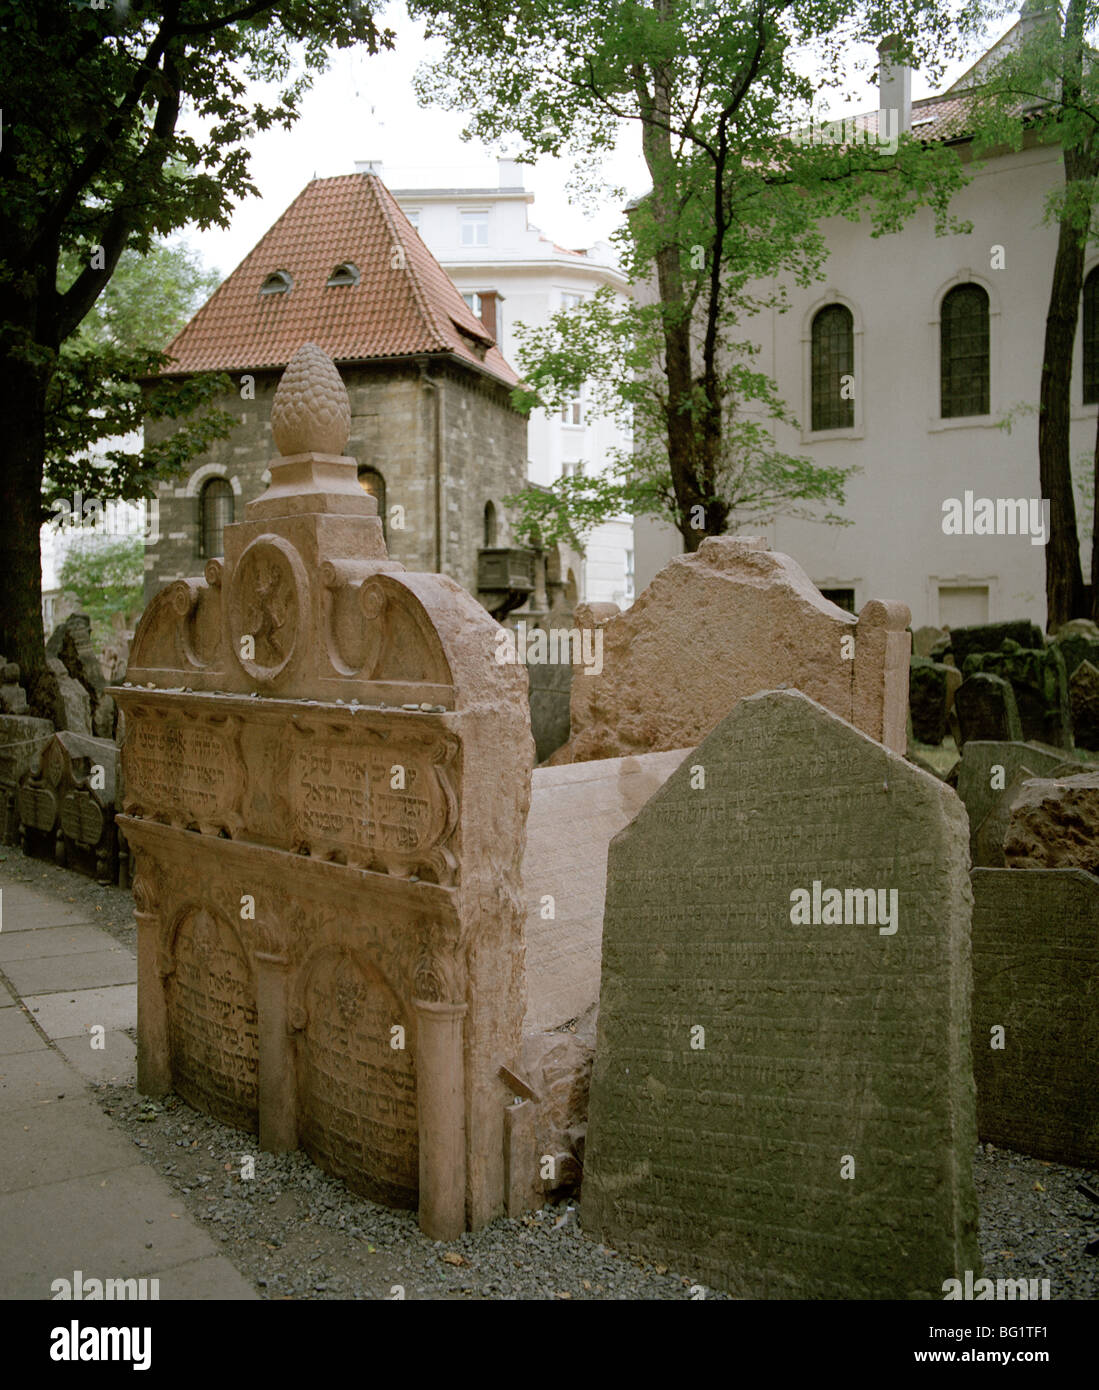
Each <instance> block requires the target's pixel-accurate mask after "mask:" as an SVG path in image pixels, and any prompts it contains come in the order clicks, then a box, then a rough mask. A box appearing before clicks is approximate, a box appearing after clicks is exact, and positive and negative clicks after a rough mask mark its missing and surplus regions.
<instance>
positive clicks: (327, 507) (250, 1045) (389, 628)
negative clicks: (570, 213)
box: [112, 345, 533, 1239]
mask: <svg viewBox="0 0 1099 1390" xmlns="http://www.w3.org/2000/svg"><path fill="white" fill-rule="evenodd" d="M349 420H350V409H349V406H348V401H347V393H346V391H345V390H344V387H343V384H342V382H341V380H340V377H339V374H338V372H337V371H336V368H335V366H334V365H333V363H332V362H331V360H330V359H328V358H327V357H326V356H325V354H324V353H323V352H321V351H320V349H319V348H316V347H314V346H312V345H306V347H304V348H303V349H301V350H300V351H299V352H298V353H297V354H296V355H295V357H294V359H293V361H292V362H291V363H290V366H289V367H288V368H287V370H286V372H285V373H284V375H283V379H282V382H281V383H280V386H279V390H278V392H277V393H276V397H275V401H274V404H273V408H272V430H273V433H274V437H275V442H276V444H277V445H278V447H279V448H280V449H281V450H283V452H284V456H283V457H281V458H278V459H275V460H273V461H272V463H271V482H270V485H269V487H268V489H267V491H266V492H265V493H264V494H263V495H262V496H261V497H259V498H257V499H256V500H255V501H253V502H251V503H249V504H248V506H247V508H246V512H245V520H244V521H243V522H241V523H239V524H236V525H230V526H228V527H226V530H225V558H224V560H211V561H210V562H209V563H208V564H207V566H206V570H205V575H204V577H203V578H201V579H187V580H179V581H177V582H176V583H174V584H171V585H169V586H167V587H166V588H165V589H163V590H162V591H161V592H160V593H159V594H158V595H157V596H156V597H155V598H154V599H153V601H152V602H151V603H150V604H149V606H148V608H147V609H146V611H145V613H144V615H143V617H142V619H141V623H140V625H139V627H138V629H137V632H136V633H135V635H134V640H133V644H132V647H131V652H130V664H129V667H128V669H127V673H126V674H127V680H126V683H125V685H124V686H122V687H118V688H115V689H114V690H112V694H114V696H115V698H116V699H117V701H118V704H119V706H120V708H121V709H122V710H123V711H124V713H125V716H126V739H125V744H124V747H123V753H122V758H123V770H124V773H125V786H126V791H125V798H124V807H123V809H124V812H125V814H124V815H122V816H121V817H119V822H120V824H121V826H122V827H123V829H124V833H125V835H126V838H127V841H128V842H129V844H130V846H131V848H132V849H133V852H134V856H135V862H136V874H135V881H134V895H135V899H136V908H137V911H136V917H137V922H138V971H139V984H138V1086H139V1089H140V1090H141V1091H143V1092H144V1093H146V1094H152V1095H156V1094H162V1093H163V1092H165V1091H166V1090H168V1089H169V1088H170V1087H172V1086H176V1087H177V1088H178V1089H179V1090H180V1091H181V1093H183V1094H184V1095H186V1096H187V1098H188V1099H189V1100H190V1101H191V1102H192V1103H193V1104H194V1105H196V1106H199V1107H200V1108H202V1109H204V1110H207V1111H209V1112H210V1113H211V1114H216V1115H218V1116H219V1117H221V1118H223V1119H226V1120H229V1121H230V1122H231V1123H234V1124H239V1125H241V1126H243V1127H245V1128H249V1127H252V1128H254V1127H256V1126H257V1125H258V1129H259V1136H260V1144H261V1147H263V1148H266V1149H285V1148H294V1147H296V1146H297V1145H298V1144H299V1143H300V1144H302V1145H304V1147H306V1148H307V1149H308V1151H309V1152H310V1153H311V1154H312V1155H313V1156H314V1158H315V1159H316V1161H317V1162H318V1163H320V1164H321V1165H323V1166H324V1167H326V1168H328V1169H329V1170H330V1171H332V1172H335V1173H338V1174H339V1175H340V1176H342V1177H344V1178H346V1179H347V1181H348V1182H349V1183H352V1184H353V1185H354V1186H356V1187H357V1188H358V1189H359V1190H361V1191H364V1192H369V1193H371V1194H372V1195H375V1196H380V1197H382V1198H383V1199H384V1200H387V1201H393V1202H399V1203H401V1204H403V1205H418V1208H419V1213H420V1221H421V1224H422V1225H423V1227H424V1229H425V1230H426V1231H428V1232H429V1233H430V1234H431V1235H432V1236H434V1237H436V1238H439V1239H450V1238H453V1237H454V1236H456V1235H457V1234H458V1233H459V1232H461V1231H462V1230H464V1229H466V1227H467V1226H470V1227H473V1228H476V1227H477V1226H480V1225H482V1224H484V1222H486V1221H489V1220H491V1219H492V1218H493V1217H494V1216H496V1215H497V1214H499V1213H500V1212H501V1211H502V1210H503V1208H504V1203H505V1197H506V1192H507V1168H506V1165H507V1161H508V1160H507V1155H506V1154H505V1133H506V1121H505V1109H506V1107H507V1106H508V1105H509V1104H510V1102H511V1100H512V1094H511V1091H510V1090H509V1088H508V1087H507V1086H506V1085H505V1083H504V1082H503V1081H502V1080H501V1078H500V1075H499V1073H500V1068H501V1067H502V1066H504V1067H509V1068H513V1067H514V1066H516V1065H517V1064H518V1058H519V1056H520V1051H521V1029H522V1012H523V1004H524V995H525V985H524V978H523V910H522V893H521V885H520V858H521V852H522V840H523V823H524V817H525V815H526V811H527V808H528V805H529V799H530V772H531V762H532V754H533V745H532V740H531V736H530V718H529V713H528V710H527V698H526V677H525V674H524V672H523V671H522V670H521V669H520V668H518V667H517V666H508V665H501V664H500V663H498V662H497V661H496V659H495V654H496V651H497V644H496V641H495V636H496V633H497V631H498V630H499V629H498V626H497V624H496V623H495V622H494V621H493V620H492V618H490V617H489V615H488V614H487V613H486V612H485V610H484V609H483V608H482V607H481V605H480V604H478V603H477V602H476V601H475V600H474V599H473V598H472V597H471V596H470V595H469V594H467V593H466V592H465V590H464V589H462V588H460V587H459V586H458V585H457V584H456V583H454V581H453V580H451V579H448V578H446V577H445V576H442V575H435V574H408V573H406V572H405V571H404V569H403V567H402V566H401V565H399V564H397V563H396V562H395V561H392V560H390V559H389V558H388V557H387V555H386V550H385V544H384V541H383V539H382V531H381V522H380V521H379V519H378V516H377V507H376V502H375V500H374V498H373V497H370V496H368V495H367V494H366V493H365V492H364V491H363V490H362V488H361V487H360V486H359V483H358V480H357V477H356V463H355V460H354V459H351V458H347V457H344V456H343V455H341V454H340V452H339V451H340V450H341V449H342V448H343V447H344V443H345V441H346V439H347V433H348V423H349Z"/></svg>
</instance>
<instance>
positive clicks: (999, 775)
mask: <svg viewBox="0 0 1099 1390" xmlns="http://www.w3.org/2000/svg"><path fill="white" fill-rule="evenodd" d="M1063 762H1064V754H1063V753H1061V752H1059V751H1057V750H1056V749H1044V748H1041V747H1040V746H1039V745H1038V744H1036V743H1019V742H1011V741H1007V740H1002V741H997V740H994V739H972V740H970V741H969V742H968V743H966V745H965V747H964V748H963V749H962V760H961V764H960V765H959V767H958V795H959V796H960V797H961V799H962V801H963V802H964V803H965V809H966V813H967V814H968V816H969V836H970V841H969V848H970V854H971V856H972V857H973V859H974V862H976V855H977V832H978V830H979V829H980V827H981V824H982V822H983V821H984V819H985V817H986V816H987V815H988V814H989V812H990V811H992V810H993V809H994V808H995V807H997V806H1000V805H1001V803H1002V802H1003V800H1004V797H1005V795H1006V793H1007V789H1008V788H1009V787H1010V786H1011V784H1012V782H1013V781H1014V780H1015V778H1016V776H1017V774H1018V773H1019V772H1020V771H1021V770H1022V769H1023V768H1024V767H1026V768H1030V769H1031V772H1032V774H1033V775H1034V776H1035V777H1040V776H1044V775H1047V774H1049V773H1051V772H1053V770H1054V769H1055V768H1057V767H1060V766H1061V764H1062V763H1063ZM997 769H1002V771H997ZM994 782H995V783H996V785H995V786H994V785H993V783H994ZM1008 805H1009V806H1010V802H1008ZM1000 843H1001V846H1002V844H1003V841H1002V839H1001V842H1000ZM1000 867H1002V865H1001V866H1000Z"/></svg>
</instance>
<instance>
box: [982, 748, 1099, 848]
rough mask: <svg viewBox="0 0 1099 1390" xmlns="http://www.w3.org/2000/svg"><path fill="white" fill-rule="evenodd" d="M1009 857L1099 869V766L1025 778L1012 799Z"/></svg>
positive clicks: (1006, 837) (1007, 839)
mask: <svg viewBox="0 0 1099 1390" xmlns="http://www.w3.org/2000/svg"><path fill="white" fill-rule="evenodd" d="M1004 863H1005V864H1006V865H1007V867H1008V868H1009V869H1086V870H1087V871H1088V873H1092V874H1099V768H1092V769H1091V770H1088V771H1081V772H1075V771H1074V772H1073V773H1072V775H1070V776H1062V775H1059V774H1058V773H1057V772H1054V774H1053V775H1052V776H1050V777H1035V778H1032V779H1031V780H1030V781H1028V782H1024V783H1023V785H1022V786H1021V787H1020V788H1019V791H1018V794H1017V795H1016V797H1015V799H1014V801H1013V802H1012V805H1011V816H1010V819H1009V821H1008V827H1007V831H1006V833H1005V835H1004Z"/></svg>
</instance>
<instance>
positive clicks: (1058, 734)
mask: <svg viewBox="0 0 1099 1390" xmlns="http://www.w3.org/2000/svg"><path fill="white" fill-rule="evenodd" d="M977 672H985V673H988V674H991V675H994V676H1002V677H1003V678H1004V680H1006V681H1009V682H1010V684H1011V689H1012V692H1013V693H1014V696H1015V704H1016V706H1017V708H1018V711H1019V722H1020V723H1021V725H1022V730H1023V732H1022V737H1023V738H1025V739H1030V740H1033V741H1034V742H1037V743H1045V744H1048V745H1049V746H1051V747H1054V748H1064V749H1067V750H1070V751H1071V749H1072V746H1073V744H1072V715H1071V712H1070V709H1069V699H1068V678H1067V676H1066V675H1065V660H1064V657H1063V656H1062V655H1061V651H1060V648H1059V647H1057V646H1056V645H1053V646H1049V647H1044V648H1041V649H1035V648H1033V647H1020V646H1019V645H1018V643H1016V642H1012V641H1010V640H1007V641H1005V642H1004V644H1003V646H1002V648H1001V649H1000V650H999V651H996V652H976V653H971V654H970V655H969V656H967V657H966V659H965V665H964V667H963V668H962V674H963V675H964V676H965V677H966V679H967V680H969V679H972V677H973V676H974V674H976V673H977ZM963 688H964V686H963Z"/></svg>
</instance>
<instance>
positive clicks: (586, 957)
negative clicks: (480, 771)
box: [523, 749, 690, 1032]
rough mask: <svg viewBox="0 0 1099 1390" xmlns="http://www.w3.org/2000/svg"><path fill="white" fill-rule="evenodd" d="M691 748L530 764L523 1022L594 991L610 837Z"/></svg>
mask: <svg viewBox="0 0 1099 1390" xmlns="http://www.w3.org/2000/svg"><path fill="white" fill-rule="evenodd" d="M689 751H690V750H689V749H677V750H674V751H671V752H668V753H644V754H641V755H640V756H639V757H630V758H601V759H599V760H597V761H595V762H589V763H573V764H570V765H567V766H565V767H545V768H535V770H534V775H533V779H532V782H531V801H530V814H529V816H528V817H527V844H526V851H525V853H524V856H523V891H524V894H525V896H526V902H527V1013H526V1019H525V1022H524V1029H525V1031H527V1032H533V1031H537V1030H539V1029H543V1028H555V1027H556V1026H557V1025H558V1024H560V1023H566V1022H568V1021H569V1020H570V1019H573V1018H577V1017H579V1016H580V1015H581V1014H582V1013H584V1011H585V1010H586V1009H588V1008H589V1007H590V1006H591V1005H592V1004H594V1003H595V1001H596V1000H597V999H598V998H599V960H600V953H601V941H602V935H603V898H604V894H605V893H606V887H607V846H608V845H609V844H610V842H611V840H612V839H613V838H614V836H615V835H617V834H618V832H619V831H620V830H621V829H622V828H623V827H624V826H626V825H628V824H629V823H630V821H631V820H632V819H633V817H634V816H635V815H636V814H637V812H638V811H639V810H640V809H641V807H642V806H643V805H644V804H645V802H646V801H647V800H648V799H649V797H650V796H652V794H653V793H654V792H655V791H657V790H658V789H659V788H660V787H661V786H663V784H664V782H665V781H666V780H667V778H668V777H670V776H671V774H672V773H673V772H674V771H675V769H676V768H677V767H678V766H679V764H680V763H681V762H682V761H683V759H684V758H685V757H686V755H687V753H688V752H689ZM545 897H552V899H553V903H552V909H553V913H554V915H553V917H552V918H547V917H545V916H543V913H544V912H545V911H547V910H548V905H546V904H544V902H543V899H544V898H545Z"/></svg>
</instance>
